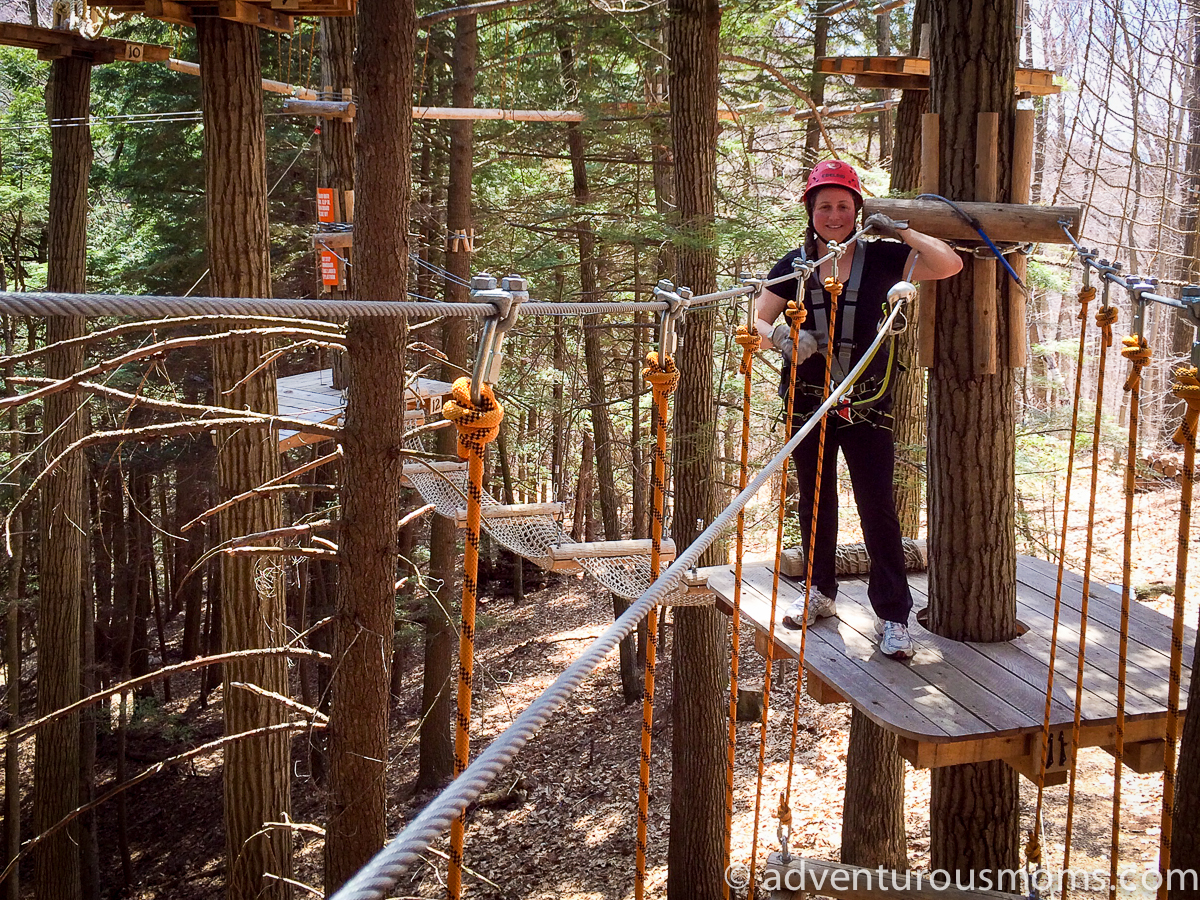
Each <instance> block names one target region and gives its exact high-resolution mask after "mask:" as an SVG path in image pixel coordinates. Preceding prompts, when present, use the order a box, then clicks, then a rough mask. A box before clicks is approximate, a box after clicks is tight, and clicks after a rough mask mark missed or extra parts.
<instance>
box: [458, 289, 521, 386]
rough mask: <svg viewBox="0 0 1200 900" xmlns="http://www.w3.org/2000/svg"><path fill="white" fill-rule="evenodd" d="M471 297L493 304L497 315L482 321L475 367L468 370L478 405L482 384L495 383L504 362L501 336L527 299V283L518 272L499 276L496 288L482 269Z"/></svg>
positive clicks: (515, 318) (513, 322)
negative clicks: (499, 279) (498, 283)
mask: <svg viewBox="0 0 1200 900" xmlns="http://www.w3.org/2000/svg"><path fill="white" fill-rule="evenodd" d="M471 299H472V300H475V301H476V302H480V303H491V304H493V305H494V306H495V307H496V314H495V315H494V316H488V317H487V319H486V320H485V321H484V324H483V333H482V334H481V335H480V336H479V346H478V349H477V351H476V354H475V368H474V369H473V371H472V372H471V402H472V403H474V404H476V405H478V404H479V402H480V399H481V397H482V389H483V385H484V384H488V385H492V384H495V383H496V381H497V380H498V379H499V378H500V366H501V364H502V363H503V361H504V354H503V351H502V348H503V344H504V336H505V334H507V333H508V330H509V329H510V328H512V327H513V325H514V324H515V323H516V321H517V313H518V312H519V311H520V308H521V304H522V303H523V302H525V301H526V300H528V299H529V282H527V281H526V280H525V279H524V278H522V277H521V276H520V275H508V276H506V277H504V278H503V279H501V281H500V287H499V288H497V287H496V279H495V278H494V277H493V276H491V275H489V274H488V273H487V272H481V273H480V274H479V275H476V276H474V277H473V278H472V279H471Z"/></svg>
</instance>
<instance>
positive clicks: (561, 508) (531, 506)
mask: <svg viewBox="0 0 1200 900" xmlns="http://www.w3.org/2000/svg"><path fill="white" fill-rule="evenodd" d="M566 508H567V505H566V504H565V503H510V504H503V503H497V504H490V503H489V504H486V505H484V506H483V507H481V508H480V510H479V513H480V515H481V516H482V517H483V518H485V519H520V518H528V517H530V516H547V517H549V518H551V519H558V520H560V521H561V520H562V517H563V515H564V513H565V510H566ZM454 524H455V525H456V526H457V527H458V528H463V527H465V526H466V524H467V511H466V510H465V509H457V510H455V512H454Z"/></svg>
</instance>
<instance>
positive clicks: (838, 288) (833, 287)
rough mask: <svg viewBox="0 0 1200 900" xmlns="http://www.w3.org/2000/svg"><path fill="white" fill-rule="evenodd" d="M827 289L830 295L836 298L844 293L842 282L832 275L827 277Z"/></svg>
mask: <svg viewBox="0 0 1200 900" xmlns="http://www.w3.org/2000/svg"><path fill="white" fill-rule="evenodd" d="M825 290H827V291H829V296H830V297H832V298H833V299H834V300H837V298H838V297H840V296H841V295H842V283H841V282H840V281H838V280H837V279H836V278H834V277H833V276H832V275H830V276H829V277H828V278H826V279H825Z"/></svg>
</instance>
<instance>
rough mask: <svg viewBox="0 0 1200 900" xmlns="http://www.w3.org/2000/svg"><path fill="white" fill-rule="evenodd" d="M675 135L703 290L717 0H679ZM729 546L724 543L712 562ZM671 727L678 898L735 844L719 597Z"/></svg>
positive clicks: (677, 681)
mask: <svg viewBox="0 0 1200 900" xmlns="http://www.w3.org/2000/svg"><path fill="white" fill-rule="evenodd" d="M668 14H669V16H670V22H669V27H668V39H667V50H668V53H667V55H668V57H669V59H670V60H671V63H670V65H671V71H670V76H669V87H670V97H671V139H672V142H673V145H674V150H675V190H676V201H677V203H678V209H679V217H680V231H681V239H680V241H679V244H678V246H677V247H676V261H677V266H678V283H680V284H683V285H686V286H688V287H690V288H692V289H693V290H694V291H695V292H696V293H698V294H700V293H705V292H709V291H713V290H715V289H716V286H717V267H716V262H717V258H716V241H715V235H714V227H713V222H714V209H715V187H716V142H715V140H714V135H716V133H717V59H718V48H717V42H718V36H719V33H720V26H721V7H720V4H719V3H718V2H716V0H671V2H670V4H669V7H668ZM714 320H715V313H714V311H713V310H711V309H710V310H693V311H691V312H689V313H688V316H687V319H686V322H685V328H684V333H683V339H682V341H681V343H680V352H679V359H678V360H677V363H678V366H679V370H680V376H681V377H680V382H679V388H678V391H677V393H676V401H675V423H676V428H675V478H674V483H675V487H676V490H675V515H674V519H673V521H672V526H671V534H672V537H674V539H675V542H676V544H677V545H678V546H680V547H684V546H687V545H688V544H690V543H691V542H692V541H693V540H694V539H695V538H696V537H697V536H698V534H699V533H700V530H701V529H702V528H704V527H706V526H707V525H708V523H709V522H711V521H712V519H713V514H714V511H715V503H716V490H715V484H716V430H715V428H716V424H715V423H716V422H717V421H718V420H719V416H718V415H717V410H716V404H715V401H714V397H713V330H714ZM720 555H721V547H720V546H715V547H712V548H710V549H709V550H708V551H707V553H705V554H704V555H703V556H702V558H701V561H700V565H711V564H713V563H715V562H716V561H717V560H718V559H719V558H720ZM672 666H673V667H674V693H673V696H672V708H671V716H672V719H671V721H672V730H671V833H670V838H669V842H668V848H667V866H668V871H669V873H670V874H669V876H668V880H667V896H668V897H669V898H671V900H685V898H686V900H716V898H718V897H720V896H722V888H723V869H724V859H723V857H724V849H725V813H724V809H725V731H726V707H725V696H724V693H725V687H724V685H725V671H724V669H725V617H724V616H723V615H721V613H719V612H717V610H716V608H715V607H711V606H690V607H688V606H685V607H679V608H678V609H677V610H676V611H675V634H674V641H673V646H672Z"/></svg>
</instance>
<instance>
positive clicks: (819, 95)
mask: <svg viewBox="0 0 1200 900" xmlns="http://www.w3.org/2000/svg"><path fill="white" fill-rule="evenodd" d="M832 5H833V0H817V4H816V8H815V13H816V15H814V16H813V68H812V73H811V74H810V75H809V76H808V96H809V98H810V99H811V100H812V102H813V105H815V106H821V105H823V104H824V103H825V75H824V74H823V73H822V72H821V70H820V69H819V68H818V67H817V60H818V59H819V58H820V57H822V56H824V55H825V48H826V45H827V44H828V43H829V16H827V15H824V11H825V10H826V9H828V8H829V7H831V6H832ZM820 152H821V122H820V120H819V119H818V118H817V117H816V116H813V117H812V118H811V119H809V120H808V125H807V126H806V127H805V130H804V158H803V159H802V160H801V164H802V165H803V166H804V168H805V170H808V169H811V168H812V167H813V166H815V165H816V164H817V159H818V157H819V155H820Z"/></svg>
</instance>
